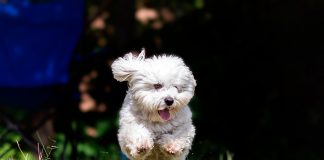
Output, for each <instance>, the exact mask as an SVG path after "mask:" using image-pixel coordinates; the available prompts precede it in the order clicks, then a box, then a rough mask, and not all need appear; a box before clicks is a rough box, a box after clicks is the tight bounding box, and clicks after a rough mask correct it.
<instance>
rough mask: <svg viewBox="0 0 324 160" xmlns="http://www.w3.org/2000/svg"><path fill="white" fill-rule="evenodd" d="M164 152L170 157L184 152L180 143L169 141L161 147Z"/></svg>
mask: <svg viewBox="0 0 324 160" xmlns="http://www.w3.org/2000/svg"><path fill="white" fill-rule="evenodd" d="M162 147H163V149H164V151H165V152H166V153H167V154H170V155H180V154H181V153H182V151H183V150H184V147H183V146H182V145H181V143H179V142H177V141H171V142H169V143H166V144H164V145H163V146H162Z"/></svg>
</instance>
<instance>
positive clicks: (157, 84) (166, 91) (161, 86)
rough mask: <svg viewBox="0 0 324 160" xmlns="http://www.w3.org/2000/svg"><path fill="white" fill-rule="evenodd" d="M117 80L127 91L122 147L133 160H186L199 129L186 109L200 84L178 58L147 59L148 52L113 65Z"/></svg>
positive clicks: (128, 57)
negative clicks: (196, 129)
mask: <svg viewBox="0 0 324 160" xmlns="http://www.w3.org/2000/svg"><path fill="white" fill-rule="evenodd" d="M111 68H112V72H113V75H114V78H115V79H116V80H118V81H127V82H128V86H129V89H128V91H127V95H126V98H125V100H124V103H123V106H122V108H121V111H120V119H119V125H120V128H119V130H118V141H119V145H120V147H121V149H122V151H123V152H124V153H125V154H126V155H127V157H128V158H129V159H131V160H143V159H145V160H148V159H152V160H172V159H174V160H184V159H186V156H187V155H188V153H189V150H190V148H191V144H192V141H193V138H194V136H195V127H194V126H193V125H192V120H191V116H192V113H191V111H190V109H189V107H188V103H189V101H190V100H191V98H192V97H193V95H194V91H195V87H196V81H195V79H194V77H193V75H192V72H191V71H190V69H189V68H188V67H187V66H186V65H185V64H184V62H183V60H182V59H181V58H179V57H177V56H173V55H170V56H167V55H162V56H153V57H152V58H145V51H144V49H143V50H142V52H141V53H140V54H139V55H138V56H135V55H133V54H132V53H128V54H126V55H125V56H124V57H123V58H122V57H120V58H118V59H117V60H115V61H114V62H113V63H112V65H111Z"/></svg>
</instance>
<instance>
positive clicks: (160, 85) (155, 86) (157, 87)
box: [153, 84, 162, 89]
mask: <svg viewBox="0 0 324 160" xmlns="http://www.w3.org/2000/svg"><path fill="white" fill-rule="evenodd" d="M153 86H154V88H155V89H160V88H162V84H154V85H153Z"/></svg>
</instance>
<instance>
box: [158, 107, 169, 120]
mask: <svg viewBox="0 0 324 160" xmlns="http://www.w3.org/2000/svg"><path fill="white" fill-rule="evenodd" d="M159 114H160V116H161V117H162V119H164V120H169V118H170V113H169V110H168V109H163V110H159Z"/></svg>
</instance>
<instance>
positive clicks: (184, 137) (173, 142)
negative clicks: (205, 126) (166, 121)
mask: <svg viewBox="0 0 324 160" xmlns="http://www.w3.org/2000/svg"><path fill="white" fill-rule="evenodd" d="M194 136H195V127H194V126H193V125H192V124H189V123H188V124H184V125H181V126H178V127H177V128H176V129H175V130H174V131H173V132H172V133H168V134H164V135H162V137H161V138H160V139H159V141H158V143H159V144H160V146H161V149H162V151H163V152H164V153H166V154H167V155H168V156H170V157H173V158H171V159H181V160H182V159H183V160H184V159H185V158H186V156H187V155H188V153H189V150H190V148H191V144H192V141H193V138H194Z"/></svg>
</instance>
